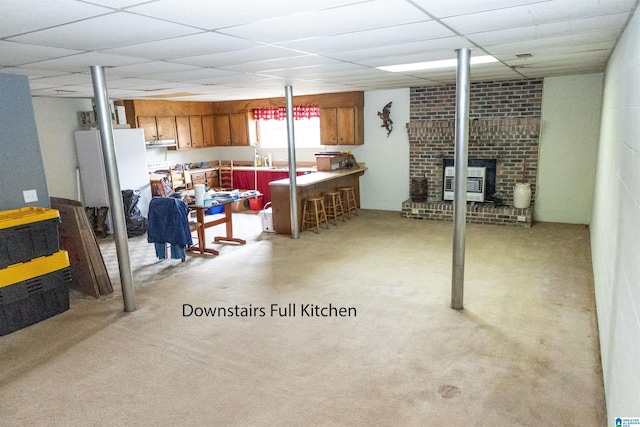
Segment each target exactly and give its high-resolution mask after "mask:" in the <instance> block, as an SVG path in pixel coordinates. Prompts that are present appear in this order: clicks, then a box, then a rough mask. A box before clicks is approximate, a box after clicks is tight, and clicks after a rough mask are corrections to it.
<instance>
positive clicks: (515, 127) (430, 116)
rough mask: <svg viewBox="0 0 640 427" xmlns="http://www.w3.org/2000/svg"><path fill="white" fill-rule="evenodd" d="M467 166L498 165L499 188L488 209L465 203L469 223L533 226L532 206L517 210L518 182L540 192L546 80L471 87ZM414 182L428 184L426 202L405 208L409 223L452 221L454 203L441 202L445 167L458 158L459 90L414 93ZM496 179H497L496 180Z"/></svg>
mask: <svg viewBox="0 0 640 427" xmlns="http://www.w3.org/2000/svg"><path fill="white" fill-rule="evenodd" d="M469 100H470V102H469V119H470V123H469V156H468V158H469V160H470V161H471V160H480V159H482V160H495V165H496V166H495V187H493V188H492V189H491V191H492V192H493V194H488V193H487V194H486V197H487V199H486V200H487V201H486V202H485V203H479V202H468V203H467V221H468V222H474V223H490V224H509V225H524V226H530V225H531V222H532V218H533V211H534V203H533V201H532V203H531V206H530V207H529V208H527V209H516V208H514V207H513V188H514V186H515V184H516V182H528V183H529V184H530V185H531V190H532V193H533V194H535V190H536V176H537V170H538V142H539V135H540V112H541V106H542V80H540V79H535V80H532V79H527V80H509V81H501V82H482V83H473V84H471V90H470V98H469ZM407 132H408V134H409V144H410V155H409V157H410V158H409V171H410V177H411V178H426V184H427V190H426V191H427V200H426V201H422V202H413V201H412V200H411V199H409V200H407V201H405V202H404V203H403V204H402V212H403V215H404V216H406V217H409V218H419V219H435V220H452V218H453V207H452V202H450V201H444V200H443V176H444V175H443V172H444V164H450V163H451V159H453V157H454V148H455V147H454V139H455V85H446V86H436V87H416V88H411V92H410V122H409V123H408V124H407ZM492 178H493V177H492Z"/></svg>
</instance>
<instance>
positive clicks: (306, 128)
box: [258, 117, 321, 148]
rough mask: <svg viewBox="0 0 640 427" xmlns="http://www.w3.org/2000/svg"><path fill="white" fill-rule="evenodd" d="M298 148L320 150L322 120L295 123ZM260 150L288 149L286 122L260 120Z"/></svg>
mask: <svg viewBox="0 0 640 427" xmlns="http://www.w3.org/2000/svg"><path fill="white" fill-rule="evenodd" d="M293 131H294V134H295V139H296V148H320V147H321V145H320V118H318V117H313V118H310V119H301V120H294V121H293ZM258 141H259V144H260V148H287V146H288V140H287V121H286V120H258Z"/></svg>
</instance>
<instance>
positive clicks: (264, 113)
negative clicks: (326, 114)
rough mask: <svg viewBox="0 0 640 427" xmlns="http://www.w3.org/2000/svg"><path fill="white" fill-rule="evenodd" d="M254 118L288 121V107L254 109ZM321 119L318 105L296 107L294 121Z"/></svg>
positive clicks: (294, 108) (294, 107)
mask: <svg viewBox="0 0 640 427" xmlns="http://www.w3.org/2000/svg"><path fill="white" fill-rule="evenodd" d="M253 117H254V118H255V119H256V120H286V119H287V107H284V106H282V107H262V108H254V109H253ZM313 117H320V109H319V108H318V106H317V105H316V104H306V105H294V106H293V119H294V120H302V119H311V118H313Z"/></svg>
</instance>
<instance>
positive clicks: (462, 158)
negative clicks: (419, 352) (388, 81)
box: [451, 48, 471, 310]
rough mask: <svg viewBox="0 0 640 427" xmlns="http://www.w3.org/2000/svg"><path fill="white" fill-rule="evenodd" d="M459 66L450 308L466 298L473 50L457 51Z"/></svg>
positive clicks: (455, 306) (457, 77)
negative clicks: (466, 243) (465, 275)
mask: <svg viewBox="0 0 640 427" xmlns="http://www.w3.org/2000/svg"><path fill="white" fill-rule="evenodd" d="M456 53H457V56H458V67H457V74H456V137H455V154H454V163H455V179H454V182H455V186H454V193H453V195H454V197H453V216H454V218H453V225H454V227H453V266H452V274H451V308H453V309H456V310H461V309H462V308H463V295H464V246H465V225H466V222H467V162H468V151H469V92H470V83H469V74H470V65H469V64H470V57H471V51H470V50H469V49H468V48H463V49H458V50H456Z"/></svg>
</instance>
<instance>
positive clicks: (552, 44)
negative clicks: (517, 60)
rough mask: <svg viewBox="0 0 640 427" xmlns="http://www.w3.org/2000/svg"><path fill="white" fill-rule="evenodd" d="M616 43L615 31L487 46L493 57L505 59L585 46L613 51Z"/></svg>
mask: <svg viewBox="0 0 640 427" xmlns="http://www.w3.org/2000/svg"><path fill="white" fill-rule="evenodd" d="M615 41H616V33H615V32H614V31H600V32H597V33H591V34H576V35H571V36H565V37H550V38H540V39H537V40H529V41H524V42H516V43H505V44H498V45H492V46H487V47H486V50H487V52H489V53H490V54H491V55H494V56H499V57H503V56H504V55H508V54H513V55H515V54H518V53H532V54H534V56H537V55H545V54H549V53H553V52H555V51H557V50H559V49H560V50H566V51H574V50H576V49H583V48H584V47H585V46H593V45H598V46H599V47H598V49H602V48H605V47H606V48H607V49H611V48H612V47H613V44H614V43H615Z"/></svg>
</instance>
